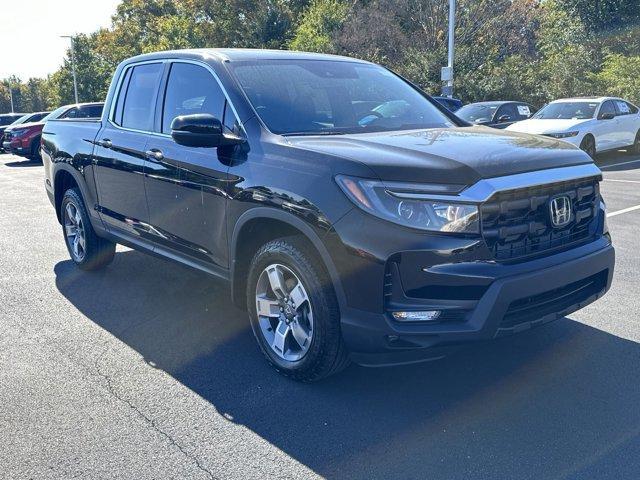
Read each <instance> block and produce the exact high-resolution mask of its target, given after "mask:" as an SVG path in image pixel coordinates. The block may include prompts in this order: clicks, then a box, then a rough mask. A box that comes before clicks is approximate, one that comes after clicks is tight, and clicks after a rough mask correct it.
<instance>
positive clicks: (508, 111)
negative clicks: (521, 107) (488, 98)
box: [494, 103, 520, 122]
mask: <svg viewBox="0 0 640 480" xmlns="http://www.w3.org/2000/svg"><path fill="white" fill-rule="evenodd" d="M504 116H507V117H509V119H508V120H504V121H505V122H515V121H516V120H518V119H519V118H520V114H519V113H518V109H517V108H516V105H515V104H514V103H507V104H506V105H503V106H502V107H500V110H498V113H497V115H496V117H495V119H494V120H496V121H499V120H500V117H504Z"/></svg>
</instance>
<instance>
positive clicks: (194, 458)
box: [94, 347, 218, 480]
mask: <svg viewBox="0 0 640 480" xmlns="http://www.w3.org/2000/svg"><path fill="white" fill-rule="evenodd" d="M108 351H109V348H108V347H107V348H105V350H104V351H103V352H102V353H101V354H100V355H98V357H97V358H96V360H95V363H94V367H95V371H96V372H97V373H98V375H100V376H101V377H102V378H104V380H105V381H106V383H107V390H108V391H109V393H110V394H111V395H112V396H113V397H114V398H115V399H117V400H119V401H120V402H122V403H124V404H125V405H127V406H128V407H129V408H131V409H132V410H133V411H134V412H135V413H136V414H138V416H139V417H140V418H142V419H143V420H144V421H145V422H146V423H147V424H148V425H149V426H150V427H151V428H152V429H153V430H154V431H155V432H157V433H159V434H160V435H162V436H163V437H165V438H166V439H167V440H168V441H169V443H171V445H173V446H174V447H176V448H177V449H178V450H179V451H180V452H181V453H182V454H183V455H184V456H185V457H186V458H188V459H189V460H191V461H192V462H193V463H194V464H195V465H196V467H197V468H198V469H199V470H201V471H202V472H204V473H205V474H206V475H207V476H208V477H209V478H211V479H212V480H218V477H216V476H215V475H214V474H213V473H212V472H211V471H210V470H209V469H207V468H206V467H205V466H204V465H202V463H200V459H198V457H197V456H195V455H193V454H191V453H189V452H188V451H187V450H186V449H185V448H184V447H183V446H182V445H180V444H179V443H178V442H177V441H176V439H175V438H173V437H172V436H171V435H170V434H169V433H167V432H165V431H164V430H162V429H161V428H160V427H159V426H158V425H157V424H156V422H155V420H154V419H153V418H150V417H149V416H147V415H146V414H145V413H144V412H143V411H142V410H140V409H139V408H138V407H137V406H136V405H134V404H133V403H132V402H131V401H129V400H127V399H126V398H124V397H122V396H121V395H119V394H118V392H117V391H116V389H115V388H114V386H113V382H112V379H111V377H110V376H109V375H107V374H106V373H104V372H103V371H102V370H101V369H100V359H101V358H102V357H103V356H104V355H105V354H106V353H107V352H108Z"/></svg>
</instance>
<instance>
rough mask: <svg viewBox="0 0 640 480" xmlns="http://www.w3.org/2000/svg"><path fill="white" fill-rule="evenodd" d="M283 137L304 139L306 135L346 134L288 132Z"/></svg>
mask: <svg viewBox="0 0 640 480" xmlns="http://www.w3.org/2000/svg"><path fill="white" fill-rule="evenodd" d="M282 135H283V136H285V137H302V136H305V135H344V132H336V131H324V130H319V131H317V132H313V131H312V132H288V133H283V134H282Z"/></svg>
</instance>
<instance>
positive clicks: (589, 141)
mask: <svg viewBox="0 0 640 480" xmlns="http://www.w3.org/2000/svg"><path fill="white" fill-rule="evenodd" d="M507 130H511V131H514V132H524V133H537V134H541V135H546V136H548V137H553V138H559V139H562V140H564V141H566V142H569V143H572V144H574V145H576V146H578V147H580V148H582V149H583V150H584V151H585V152H587V153H588V154H589V155H591V156H592V157H593V156H594V155H595V154H596V153H600V152H603V151H606V150H615V149H618V148H631V149H632V151H633V153H640V114H639V113H638V107H636V106H635V105H633V104H632V103H630V102H627V101H626V100H623V99H621V98H615V97H592V98H565V99H562V100H556V101H554V102H551V103H549V104H547V105H546V106H545V107H543V108H542V109H540V110H539V111H538V112H537V113H536V114H535V115H534V116H533V117H531V118H530V119H528V120H524V121H522V122H517V123H514V124H513V125H510V126H509V127H507Z"/></svg>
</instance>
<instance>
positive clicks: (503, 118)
mask: <svg viewBox="0 0 640 480" xmlns="http://www.w3.org/2000/svg"><path fill="white" fill-rule="evenodd" d="M510 121H511V116H510V115H500V117H499V118H498V123H505V122H510Z"/></svg>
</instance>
